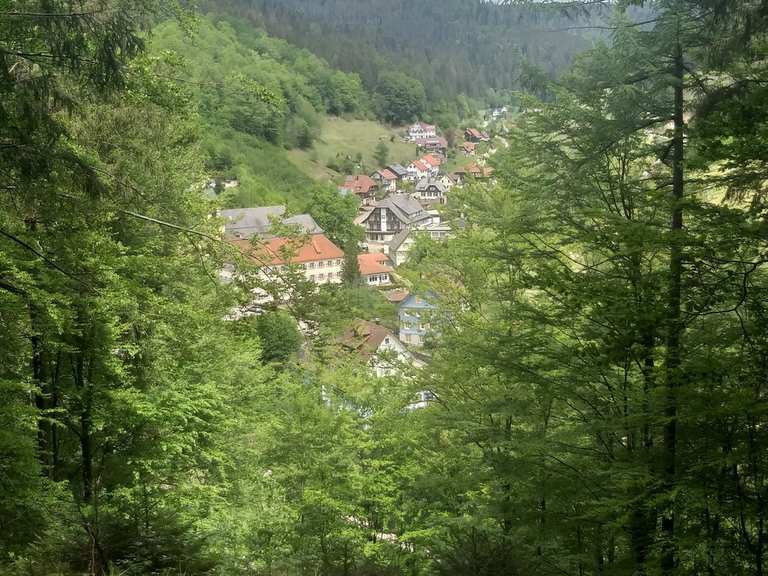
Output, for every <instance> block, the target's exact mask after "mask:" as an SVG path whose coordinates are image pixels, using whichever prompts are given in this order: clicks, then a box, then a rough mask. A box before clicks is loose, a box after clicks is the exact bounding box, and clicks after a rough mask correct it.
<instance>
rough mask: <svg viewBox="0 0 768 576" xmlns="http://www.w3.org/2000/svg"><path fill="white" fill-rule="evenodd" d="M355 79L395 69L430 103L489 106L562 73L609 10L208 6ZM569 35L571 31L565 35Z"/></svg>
mask: <svg viewBox="0 0 768 576" xmlns="http://www.w3.org/2000/svg"><path fill="white" fill-rule="evenodd" d="M205 7H206V8H207V9H209V10H213V11H217V12H225V13H228V14H231V15H237V16H239V17H242V18H245V19H247V20H248V21H250V22H251V23H253V24H254V25H255V26H258V27H263V28H264V29H266V30H267V31H268V32H269V33H270V34H272V35H276V36H280V37H283V38H286V39H287V40H289V41H290V42H292V43H294V44H296V45H298V46H301V47H303V48H307V49H309V50H311V51H313V52H314V53H316V54H317V55H319V56H321V57H323V58H325V59H326V60H328V62H329V63H330V65H331V66H333V67H336V68H339V69H341V70H344V71H350V72H356V73H358V74H359V75H360V76H361V78H362V80H363V83H364V84H365V86H366V87H367V88H368V89H371V90H375V87H376V85H377V83H378V82H379V77H380V75H381V73H382V72H383V71H385V70H391V69H393V68H394V69H396V70H397V71H399V72H403V73H406V74H408V75H409V76H411V77H413V78H415V79H417V80H419V81H420V82H421V83H422V84H423V85H424V88H425V91H426V96H427V99H428V100H429V101H431V102H437V101H440V100H441V99H443V98H454V97H455V96H457V95H459V94H464V95H467V96H469V97H474V98H478V97H481V98H486V99H488V100H489V101H491V103H493V101H494V100H495V99H496V98H498V96H499V93H504V92H506V91H509V90H517V89H520V88H527V87H533V88H535V85H536V84H537V83H540V82H541V81H542V80H544V79H546V78H552V77H554V76H556V75H557V73H558V72H560V71H562V70H564V69H566V68H567V66H568V65H569V64H570V63H571V62H572V61H573V58H574V56H575V55H576V54H578V53H579V52H581V51H582V50H584V49H586V48H588V47H589V46H590V44H591V40H590V38H589V37H590V35H591V36H592V37H594V35H595V33H596V31H590V30H588V29H585V28H584V27H585V26H586V25H589V24H593V23H595V22H605V20H606V19H607V18H608V17H609V8H607V7H605V6H592V7H583V6H582V7H574V6H571V7H559V8H553V7H551V6H550V7H544V6H543V5H540V6H510V5H501V4H500V3H495V4H494V3H491V2H485V1H481V0H470V1H467V0H442V1H440V2H436V1H434V0H327V1H323V2H317V1H314V0H211V1H209V2H207V4H206V5H205ZM574 29H576V30H574Z"/></svg>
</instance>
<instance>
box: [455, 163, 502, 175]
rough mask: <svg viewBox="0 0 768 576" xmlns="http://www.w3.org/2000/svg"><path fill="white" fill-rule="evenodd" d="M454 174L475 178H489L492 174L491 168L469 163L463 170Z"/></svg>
mask: <svg viewBox="0 0 768 576" xmlns="http://www.w3.org/2000/svg"><path fill="white" fill-rule="evenodd" d="M455 174H469V175H470V176H474V177H475V178H490V177H491V175H492V174H493V168H491V167H489V166H480V165H479V164H477V162H470V163H469V164H467V165H466V166H464V167H463V168H460V169H459V170H456V172H455Z"/></svg>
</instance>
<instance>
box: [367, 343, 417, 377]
mask: <svg viewBox="0 0 768 576" xmlns="http://www.w3.org/2000/svg"><path fill="white" fill-rule="evenodd" d="M411 360H412V356H411V354H410V353H409V352H408V350H406V349H405V346H403V344H402V343H401V342H400V340H398V339H397V338H396V337H395V336H394V335H392V336H387V337H386V338H384V341H383V342H382V343H381V344H379V348H378V350H376V354H374V356H373V358H372V359H371V362H370V364H371V368H373V370H374V371H375V372H376V376H378V377H379V378H381V377H383V376H391V375H393V374H396V373H397V372H398V370H399V369H400V368H401V367H402V366H403V365H407V364H410V363H411Z"/></svg>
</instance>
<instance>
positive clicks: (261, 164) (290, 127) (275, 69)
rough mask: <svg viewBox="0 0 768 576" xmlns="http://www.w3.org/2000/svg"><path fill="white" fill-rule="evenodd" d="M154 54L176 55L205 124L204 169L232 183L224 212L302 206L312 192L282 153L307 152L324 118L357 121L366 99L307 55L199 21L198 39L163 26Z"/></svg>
mask: <svg viewBox="0 0 768 576" xmlns="http://www.w3.org/2000/svg"><path fill="white" fill-rule="evenodd" d="M152 50H153V52H154V53H155V54H168V53H171V54H175V55H177V57H178V58H179V59H180V60H181V62H182V65H181V66H180V68H181V70H179V69H178V68H179V66H176V69H175V70H174V74H175V75H176V76H180V75H181V76H183V77H184V80H185V83H186V85H187V87H188V89H189V91H190V93H191V96H192V98H193V101H194V102H195V103H196V105H197V106H198V108H199V112H200V115H201V117H202V119H203V121H204V125H205V128H204V130H203V133H202V134H203V136H202V139H203V146H204V149H205V151H206V153H207V156H208V159H207V167H208V169H209V170H210V172H211V173H212V174H213V175H214V176H216V177H218V178H222V179H228V178H235V179H237V180H238V181H239V183H240V185H239V187H238V188H236V189H233V190H228V193H227V195H226V196H225V197H224V199H223V202H224V204H225V205H227V206H232V207H241V206H255V205H260V204H261V205H264V204H270V203H271V204H274V203H286V202H287V203H288V204H293V203H294V202H300V203H303V202H305V201H306V199H305V198H302V197H301V196H300V194H301V192H302V190H306V189H311V188H312V186H313V184H312V182H311V180H310V179H309V178H307V177H306V176H305V175H304V174H302V173H301V171H300V170H299V169H298V168H297V167H296V166H295V165H294V164H293V163H292V162H291V161H290V160H289V159H288V158H287V157H286V155H285V154H284V153H283V152H282V151H281V149H280V148H281V147H282V146H285V147H288V148H299V149H309V148H311V147H312V144H313V142H314V141H315V139H316V138H317V137H318V135H319V133H320V126H321V121H322V118H323V116H324V115H325V114H326V113H330V114H341V113H345V114H357V113H361V112H362V111H363V110H364V107H365V105H366V104H365V94H364V91H363V88H362V86H361V84H360V81H359V79H357V78H356V77H355V76H354V75H347V74H343V73H340V72H337V71H334V70H331V69H330V68H329V67H328V65H327V64H326V63H325V62H323V61H322V60H320V59H319V58H316V57H314V56H312V55H311V54H310V53H308V52H306V51H305V50H300V49H297V48H295V47H293V46H291V45H289V44H288V43H286V42H284V41H282V40H278V39H274V38H270V37H268V36H267V35H266V34H264V33H262V32H258V31H254V30H251V29H249V28H247V27H243V26H242V25H233V24H231V23H229V22H227V21H225V20H215V19H213V18H202V19H200V20H199V22H198V23H197V26H196V27H195V29H194V33H193V35H191V36H190V35H189V34H188V33H187V31H186V30H184V29H183V28H182V27H181V26H179V25H178V24H176V23H173V22H166V23H163V24H161V25H160V26H158V27H157V28H156V29H155V30H154V32H153V37H152Z"/></svg>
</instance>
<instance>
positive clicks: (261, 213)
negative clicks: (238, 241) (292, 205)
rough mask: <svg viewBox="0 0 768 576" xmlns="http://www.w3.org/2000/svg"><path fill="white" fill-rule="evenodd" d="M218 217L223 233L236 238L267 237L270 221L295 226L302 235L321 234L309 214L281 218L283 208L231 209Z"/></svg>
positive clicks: (320, 230)
mask: <svg viewBox="0 0 768 576" xmlns="http://www.w3.org/2000/svg"><path fill="white" fill-rule="evenodd" d="M219 215H220V216H221V217H222V218H223V219H224V233H225V234H227V235H228V236H234V237H236V238H251V237H252V236H254V235H258V236H263V235H267V234H268V233H269V231H270V229H271V227H272V222H271V221H272V220H274V219H277V220H279V221H280V222H281V223H283V224H291V225H297V226H298V227H299V228H300V231H301V232H302V233H303V234H322V232H323V229H322V228H320V226H318V225H317V222H315V220H314V218H312V216H310V215H309V214H298V215H296V216H291V217H290V218H283V216H284V215H285V206H260V207H257V208H233V209H230V210H222V211H221V212H220V213H219Z"/></svg>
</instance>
